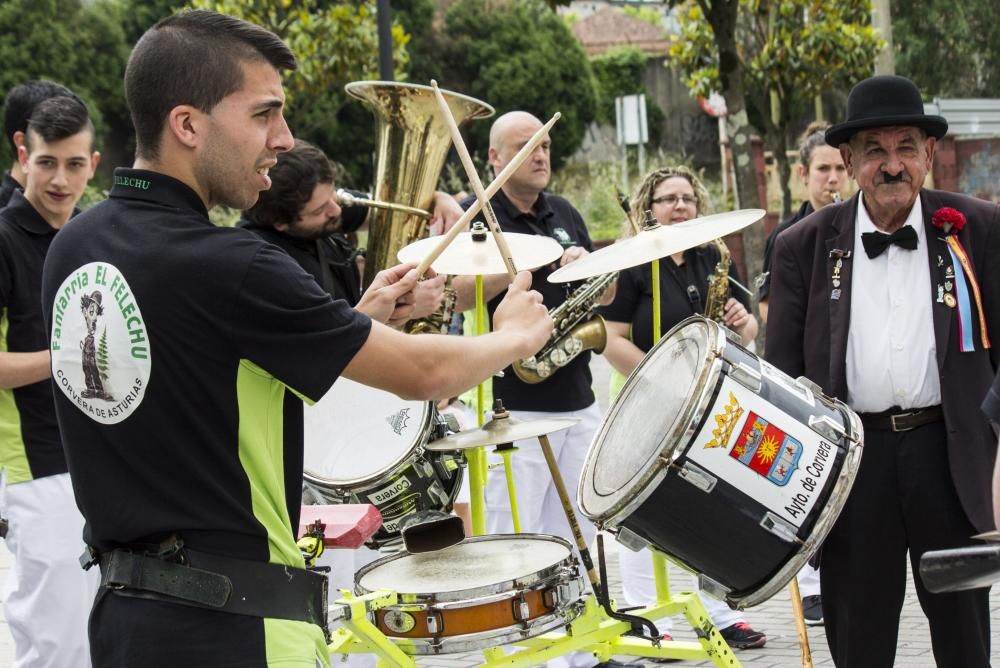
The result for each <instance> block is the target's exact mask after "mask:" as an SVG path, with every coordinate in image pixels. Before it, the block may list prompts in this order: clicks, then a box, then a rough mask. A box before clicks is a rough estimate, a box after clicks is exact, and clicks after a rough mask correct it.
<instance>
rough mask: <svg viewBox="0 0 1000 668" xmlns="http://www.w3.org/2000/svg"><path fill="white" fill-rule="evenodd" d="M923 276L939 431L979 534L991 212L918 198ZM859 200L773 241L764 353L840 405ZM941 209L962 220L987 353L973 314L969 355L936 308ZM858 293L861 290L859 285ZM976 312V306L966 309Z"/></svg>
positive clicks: (988, 457)
mask: <svg viewBox="0 0 1000 668" xmlns="http://www.w3.org/2000/svg"><path fill="white" fill-rule="evenodd" d="M920 198H921V203H922V206H923V214H924V228H925V231H926V237H927V239H928V243H929V248H928V252H927V256H928V261H929V267H928V271H930V272H931V290H932V292H933V294H931V295H930V298H931V300H932V312H933V320H934V322H933V327H934V338H935V341H936V345H937V362H938V369H939V370H940V372H941V375H940V378H941V403H942V407H943V409H944V416H945V424H946V426H947V430H948V455H949V461H950V467H951V475H952V480H953V481H954V483H955V487H956V489H957V490H958V494H959V498H960V499H961V501H962V506H963V508H964V509H965V512H966V514H967V515H968V517H969V520H970V521H971V522H972V524H973V526H975V527H976V528H977V529H978V530H980V531H989V530H992V529H993V528H994V521H993V514H992V506H991V502H992V493H991V484H990V483H991V480H990V476H991V475H992V472H993V461H994V458H995V456H996V452H997V441H996V437H995V436H994V434H993V431H992V429H991V427H990V425H989V422H988V421H987V420H986V418H985V417H984V416H983V414H982V413H981V412H980V411H979V404H980V403H981V402H982V400H983V398H984V397H985V396H986V393H987V391H988V390H989V388H990V385H991V383H992V380H993V376H994V373H995V371H996V369H997V366H998V361H1000V207H998V206H996V205H994V204H991V203H988V202H984V201H982V200H979V199H974V198H972V197H967V196H965V195H957V194H954V193H946V192H941V191H936V190H923V191H921V193H920ZM859 202H860V199H859V197H858V195H855V196H854V197H852V198H851V199H850V200H848V201H846V202H844V203H842V204H834V205H829V206H826V207H824V208H822V209H820V210H819V211H817V212H816V213H814V214H812V215H811V216H809V217H808V218H806V219H805V220H803V221H802V222H800V223H799V224H797V225H794V226H792V227H791V228H789V229H788V230H787V231H785V232H783V233H782V234H781V235H780V236H779V237H778V239H777V241H776V242H775V253H774V264H773V267H772V270H771V271H772V273H771V297H770V307H769V308H770V310H769V313H768V328H767V338H766V341H765V357H766V359H767V360H768V361H770V362H771V363H772V364H774V365H775V366H777V367H778V368H779V369H781V370H782V371H784V372H785V373H787V374H789V375H790V376H792V377H798V376H806V377H807V378H809V379H810V380H812V381H813V382H815V383H817V384H818V385H819V386H820V387H822V388H823V391H824V392H825V393H826V394H829V395H831V396H835V397H837V398H839V399H841V400H843V401H846V399H847V333H848V328H849V326H850V322H849V321H850V314H851V277H852V273H853V272H852V270H851V269H852V265H851V262H852V261H853V258H854V254H855V253H863V252H864V249H862V248H857V249H855V248H854V229H855V221H856V217H857V207H858V203H859ZM943 206H948V207H952V208H955V209H957V210H959V211H961V212H962V213H964V214H965V216H966V220H967V223H966V225H965V228H964V229H963V230H962V231H961V232H960V233H959V235H958V236H959V240H960V241H961V242H962V246H964V248H965V250H966V251H967V252H968V254H969V257H970V260H971V262H972V266H973V269H974V271H975V275H976V277H977V278H978V280H979V285H980V288H981V290H982V297H983V310H984V313H985V315H986V322H987V325H988V327H989V335H990V337H991V339H992V345H993V347H992V348H990V349H989V350H984V349H983V348H982V346H981V345H980V341H979V335H978V326H979V322H978V316H977V315H975V314H974V315H973V328H974V329H975V330H976V335H975V342H976V349H975V350H974V351H972V352H966V353H963V352H960V350H959V335H958V318H957V315H956V309H954V308H950V307H948V305H947V304H945V303H943V302H938V301H937V298H938V295H937V286H938V285H939V284H941V283H942V279H941V276H942V270H941V268H940V267H939V263H938V258H939V257H941V258H943V260H944V262H945V263H946V264H950V262H951V260H950V256H949V254H948V248H947V245H946V244H945V242H944V240H943V234H942V232H941V230H939V229H937V228H936V227H934V226H933V225H932V224H931V216H932V215H933V214H934V212H935V211H937V210H938V209H939V208H941V207H943ZM834 250H841V251H851V257H849V258H845V259H844V263H843V267H842V269H841V272H840V273H841V276H840V280H841V285H840V290H841V292H840V295H839V299H833V298H832V297H833V294H834V293H833V290H834V288H833V285H832V274H833V269H834V263H835V262H836V258H835V257H832V256H831V251H834ZM862 289H863V288H862ZM973 311H975V306H973Z"/></svg>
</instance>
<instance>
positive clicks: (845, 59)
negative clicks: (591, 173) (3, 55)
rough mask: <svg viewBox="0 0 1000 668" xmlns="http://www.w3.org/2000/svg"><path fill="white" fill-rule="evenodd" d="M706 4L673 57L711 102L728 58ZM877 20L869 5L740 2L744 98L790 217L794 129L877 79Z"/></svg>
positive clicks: (685, 28)
mask: <svg viewBox="0 0 1000 668" xmlns="http://www.w3.org/2000/svg"><path fill="white" fill-rule="evenodd" d="M700 5H701V2H699V3H698V6H693V7H690V8H689V9H688V11H686V12H684V13H683V14H682V15H681V20H680V25H681V34H680V36H679V37H678V38H677V39H676V40H675V41H674V43H673V45H672V47H671V55H672V56H673V57H674V62H676V63H677V64H679V65H680V67H681V70H682V71H683V73H684V75H685V80H686V82H687V84H688V86H689V88H690V89H691V91H692V93H694V94H696V95H705V96H707V95H708V94H709V93H710V92H711V91H712V90H717V89H718V88H719V86H720V85H721V83H720V76H719V74H718V73H719V72H720V69H721V65H720V61H721V58H717V57H716V54H715V50H714V49H713V45H712V43H711V42H712V39H711V27H710V26H709V25H708V23H707V22H706V21H705V20H704V18H703V17H702V14H701V7H700ZM870 16H871V5H870V2H869V1H868V0H782V1H781V2H766V1H764V0H739V12H738V14H737V20H736V24H735V33H734V39H735V44H736V49H735V51H734V52H733V53H732V54H730V57H733V58H736V59H737V61H738V68H737V69H738V71H739V73H740V75H741V80H742V88H743V91H744V98H745V100H746V101H747V103H748V105H749V106H750V107H751V108H752V109H753V110H755V111H756V112H757V113H756V114H755V119H756V120H757V122H758V123H759V124H760V126H761V129H762V130H763V134H764V137H765V142H766V144H767V145H768V148H770V149H771V152H772V153H773V155H774V160H775V163H776V165H777V167H778V174H779V177H780V181H781V183H782V213H783V215H785V216H787V215H788V214H789V213H790V211H791V192H790V189H789V186H788V183H789V180H790V178H791V167H790V165H789V162H788V157H787V150H788V142H787V137H788V131H789V128H790V126H791V125H792V124H793V123H794V122H795V121H796V120H797V119H798V118H800V117H801V116H802V115H804V114H805V113H807V109H808V108H809V106H810V105H811V104H812V100H813V99H814V98H815V97H816V96H817V95H819V94H820V93H822V92H824V91H828V90H830V89H834V88H849V87H850V86H851V85H852V84H853V83H855V82H857V81H858V80H859V79H863V78H865V77H867V76H870V75H871V72H872V67H873V65H874V62H875V55H876V53H877V51H878V49H879V48H881V40H880V39H879V38H878V36H877V34H876V33H875V31H874V30H873V29H872V27H871V25H870ZM727 103H728V99H727Z"/></svg>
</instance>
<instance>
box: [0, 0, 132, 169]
mask: <svg viewBox="0 0 1000 668" xmlns="http://www.w3.org/2000/svg"><path fill="white" fill-rule="evenodd" d="M120 19H121V8H120V6H119V5H118V3H117V2H114V1H113V0H95V1H93V2H83V1H82V0H31V1H30V2H28V1H27V0H25V1H18V2H4V3H0V35H3V36H4V37H3V38H2V39H0V62H3V67H2V68H0V91H2V92H0V94H6V91H8V90H10V89H11V88H12V87H13V86H15V85H17V84H19V83H22V82H24V81H27V80H29V79H49V80H52V81H56V82H58V83H61V84H63V85H65V86H67V87H69V88H71V89H72V90H73V91H74V92H75V93H77V94H78V95H79V96H80V97H81V98H83V100H84V101H85V102H86V103H87V106H88V108H89V110H90V113H91V116H92V117H93V119H94V124H95V126H96V128H97V135H98V138H100V137H101V136H102V135H103V132H104V130H105V129H106V128H107V126H108V124H109V123H114V122H115V121H117V120H119V119H121V118H123V117H124V116H125V114H126V111H125V95H124V92H123V90H122V86H121V79H122V74H123V72H124V69H125V62H126V60H127V58H128V46H127V45H126V43H125V35H124V31H123V30H122V27H121V20H120ZM98 148H100V141H98ZM11 158H12V156H11V155H10V153H9V149H8V147H7V142H6V141H4V142H2V147H0V164H3V165H6V164H8V163H9V162H10V160H11Z"/></svg>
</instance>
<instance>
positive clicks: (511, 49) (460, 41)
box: [437, 0, 596, 166]
mask: <svg viewBox="0 0 1000 668" xmlns="http://www.w3.org/2000/svg"><path fill="white" fill-rule="evenodd" d="M444 32H445V34H446V35H447V36H448V39H447V42H446V43H444V44H443V46H442V50H441V53H440V57H439V58H438V62H439V70H440V76H438V77H437V78H438V81H439V82H440V83H441V84H442V85H443V86H444V87H446V88H449V89H451V90H454V91H457V92H462V93H466V94H468V95H472V96H473V97H476V98H479V99H481V100H484V101H486V102H488V103H489V104H491V105H493V106H494V107H495V108H496V111H497V114H498V115H499V114H503V113H506V112H508V111H511V110H514V109H521V110H524V111H528V112H531V113H533V114H535V115H536V116H538V117H539V118H541V119H542V120H548V119H549V118H550V117H551V116H552V115H553V114H554V113H555V112H556V111H559V112H561V113H562V118H561V119H560V120H559V122H558V123H556V125H555V126H554V127H553V129H552V133H551V134H552V162H553V165H554V166H558V165H560V164H562V162H563V161H564V160H565V159H566V158H567V157H568V156H570V155H572V154H573V153H574V152H575V151H576V149H577V148H578V147H579V146H580V144H581V143H582V141H583V136H584V132H585V131H586V128H587V124H588V123H590V122H591V121H592V120H594V117H595V98H596V94H595V85H594V79H593V76H592V74H591V70H590V64H589V63H588V62H587V57H586V54H584V52H583V48H582V47H581V46H580V43H579V42H578V41H577V40H576V38H575V37H574V36H573V34H572V33H571V32H570V30H569V28H568V27H566V24H565V23H564V22H563V21H562V20H561V19H559V17H558V16H556V15H555V14H554V13H552V12H551V11H549V10H548V9H547V8H546V6H545V5H544V4H543V3H541V2H540V1H538V0H457V2H455V4H453V5H452V6H451V7H450V8H449V9H448V11H447V13H446V15H445V30H444ZM488 136H489V123H473V124H470V125H469V126H468V132H467V139H466V141H467V142H468V146H469V150H470V151H473V152H475V153H477V154H478V157H479V159H480V160H482V161H485V157H486V153H487V149H488V145H489V140H488Z"/></svg>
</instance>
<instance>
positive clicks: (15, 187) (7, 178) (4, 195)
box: [0, 171, 23, 209]
mask: <svg viewBox="0 0 1000 668" xmlns="http://www.w3.org/2000/svg"><path fill="white" fill-rule="evenodd" d="M20 190H23V188H21V184H20V183H18V182H17V181H16V180H15V179H14V177H13V176H11V175H10V172H9V171H8V172H4V175H3V180H0V209H2V208H4V207H5V206H7V204H8V203H9V202H10V198H11V197H13V196H14V193H16V192H18V191H20Z"/></svg>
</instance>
